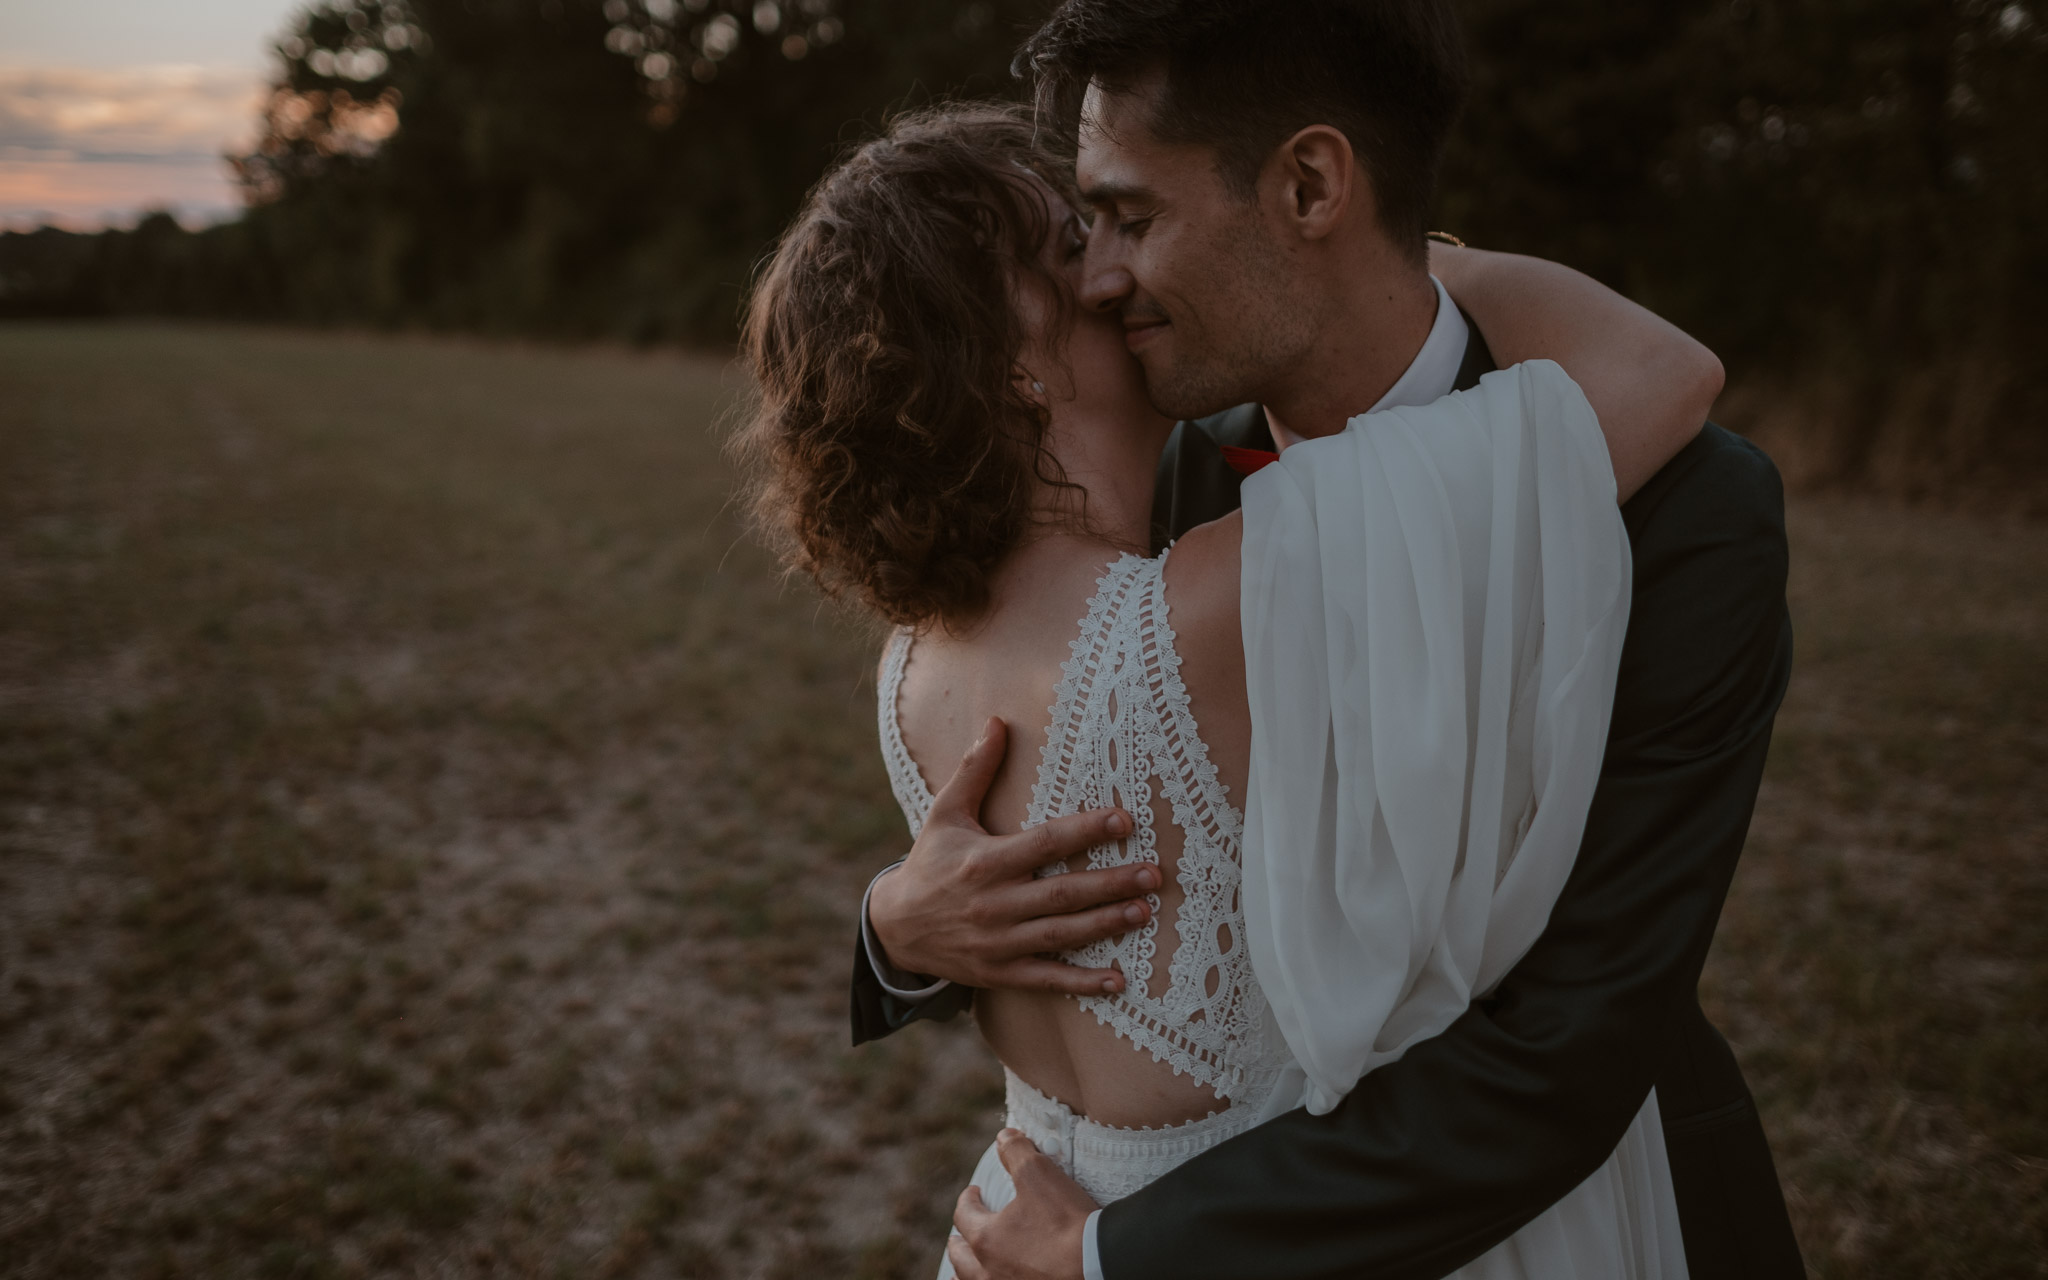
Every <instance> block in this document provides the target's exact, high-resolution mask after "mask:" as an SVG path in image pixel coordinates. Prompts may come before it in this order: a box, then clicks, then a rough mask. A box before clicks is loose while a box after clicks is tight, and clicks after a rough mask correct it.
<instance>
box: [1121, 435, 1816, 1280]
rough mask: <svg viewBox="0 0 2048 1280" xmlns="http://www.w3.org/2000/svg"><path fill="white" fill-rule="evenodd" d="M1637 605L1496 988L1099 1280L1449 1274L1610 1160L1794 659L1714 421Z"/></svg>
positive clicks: (1151, 1233) (1671, 488) (1202, 1164)
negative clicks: (1563, 855)
mask: <svg viewBox="0 0 2048 1280" xmlns="http://www.w3.org/2000/svg"><path fill="white" fill-rule="evenodd" d="M1624 515H1625V517H1626V518H1627V519H1628V523H1629V526H1630V534H1631V537H1632V539H1633V541H1634V545H1635V552H1636V575H1635V576H1636V593H1635V600H1634V607H1633V610H1632V616H1631V621H1630V624H1629V630H1628V639H1627V643H1626V647H1625V649H1624V652H1623V658H1622V666H1621V673H1620V677H1619V688H1618V693H1617V698H1616V704H1615V718H1614V724H1613V728H1612V731H1611V733H1610V737H1609V744H1608V752H1607V757H1606V761H1605V764H1604V766H1603V769H1602V773H1601V780H1600V785H1599V790H1598V792H1597V793H1596V795H1595V798H1594V801H1593V806H1592V810H1591V814H1590V816H1589V820H1588V823H1587V827H1586V835H1585V840H1584V843H1583V845H1582V847H1581V851H1580V854H1579V859H1578V863H1577V865H1576V868H1575V869H1574V872H1573V874H1572V878H1571V880H1570V882H1569V883H1568V884H1567V885H1566V887H1565V890H1564V893H1563V895H1562V896H1561V897H1560V898H1559V900H1558V903H1557V906H1556V909H1555V910H1554V911H1553V913H1552V915H1551V919H1550V923H1549V925H1548V927H1547V928H1546V930H1545V932H1544V934H1543V936H1542V937H1541V938H1540V939H1539V940H1538V942H1537V943H1536V945H1535V946H1534V947H1533V948H1532V949H1531V950H1530V952H1529V954H1528V955H1527V956H1526V957H1524V958H1523V960H1522V961H1521V963H1520V964H1518V965H1517V966H1516V967H1515V969H1514V970H1513V972H1511V973H1510V974H1509V975H1508V976H1507V977H1506V978H1505V979H1503V981H1502V982H1501V984H1500V986H1499V988H1498V989H1497V990H1496V991H1495V993H1494V994H1493V996H1492V997H1491V998H1490V999H1488V1000H1487V1001H1485V1002H1484V1003H1483V1004H1482V1005H1480V1006H1477V1007H1474V1008H1473V1009H1471V1010H1469V1011H1467V1012H1466V1014H1465V1015H1464V1016H1463V1017H1462V1018H1460V1019H1459V1020H1458V1021H1457V1022H1456V1023H1454V1024H1452V1026H1451V1027H1450V1028H1449V1029H1448V1030H1446V1031H1445V1032H1444V1034H1442V1035H1441V1036H1438V1037H1436V1038H1435V1039H1432V1040H1429V1041H1425V1042H1424V1043H1422V1044H1419V1045H1417V1046H1415V1047H1414V1048H1413V1049H1411V1050H1409V1052H1408V1053H1407V1054H1406V1056H1404V1057H1403V1058H1401V1059H1400V1060H1399V1061H1398V1062H1395V1063H1392V1064H1390V1065H1388V1066H1385V1067H1382V1068H1380V1069H1379V1070H1377V1071H1374V1072H1372V1073H1371V1074H1369V1075H1367V1076H1366V1077H1365V1078H1364V1079H1363V1080H1361V1081H1360V1082H1359V1084H1358V1087H1357V1088H1356V1089H1354V1090H1353V1091H1352V1092H1351V1094H1350V1095H1349V1096H1348V1097H1347V1098H1346V1099H1345V1100H1344V1102H1343V1103H1342V1104H1341V1105H1340V1106H1339V1107H1338V1108H1337V1109H1336V1110H1334V1111H1332V1112H1331V1113H1330V1114H1328V1115H1325V1116H1310V1115H1309V1114H1307V1113H1306V1112H1305V1111H1298V1110H1297V1111H1294V1112H1292V1113H1289V1114H1288V1115H1285V1116H1282V1117H1280V1118H1278V1119H1276V1120H1274V1121H1272V1122H1270V1123H1268V1124H1265V1125H1262V1126H1260V1127H1259V1128H1257V1129H1254V1130H1252V1131H1251V1132H1249V1133H1247V1134H1244V1135H1242V1136H1240V1137H1238V1138H1236V1139H1233V1140H1232V1141H1230V1142H1228V1143H1225V1144H1223V1145H1222V1146H1220V1147H1218V1148H1216V1149H1215V1150H1213V1151H1210V1152H1207V1153H1205V1154H1204V1155H1202V1156H1200V1157H1197V1158H1196V1159H1194V1160H1192V1161H1189V1162H1188V1163H1187V1164H1185V1165H1183V1166H1181V1167H1180V1168H1179V1169H1177V1170H1176V1171H1174V1172H1173V1173H1171V1174H1169V1175H1167V1176H1166V1177H1165V1178H1162V1179H1160V1180H1159V1181H1158V1182H1156V1183H1154V1184H1153V1185H1151V1186H1150V1187H1148V1188H1146V1189H1145V1190H1143V1191H1140V1192H1138V1193H1137V1194H1136V1195H1133V1196H1131V1197H1129V1198H1128V1199H1125V1200H1120V1201H1118V1202H1117V1203H1115V1204H1113V1205H1110V1206H1109V1207H1108V1208H1107V1209H1105V1210H1104V1211H1103V1212H1102V1215H1101V1217H1100V1220H1099V1221H1098V1223H1097V1224H1096V1231H1095V1235H1096V1245H1097V1248H1098V1249H1099V1258H1100V1263H1101V1273H1102V1274H1103V1275H1104V1276H1105V1277H1106V1278H1107V1280H1149V1278H1151V1277H1161V1278H1165V1277H1174V1278H1175V1280H1204V1278H1205V1277H1215V1278H1216V1280H1237V1278H1238V1277H1242V1276H1245V1275H1251V1274H1256V1275H1259V1276H1262V1277H1268V1278H1269V1280H1309V1278H1310V1277H1354V1276H1363V1275H1369V1276H1373V1277H1375V1280H1400V1278H1403V1277H1409V1278H1412V1280H1436V1278H1437V1277H1440V1276H1442V1275H1444V1274H1445V1273H1447V1272H1449V1271H1452V1270H1454V1269H1455V1268H1457V1267H1459V1266H1462V1265H1463V1264H1465V1263H1467V1262H1469V1261H1471V1260H1472V1259H1474V1258H1476V1257H1478V1256H1479V1255H1480V1254H1481V1253H1484V1252H1485V1251H1486V1250H1487V1249H1489V1248H1491V1247H1493V1246H1494V1245H1495V1244H1497V1243H1499V1242H1500V1241H1501V1240H1503V1239H1505V1238H1506V1237H1507V1236H1509V1235H1511V1234H1512V1233H1513V1232H1514V1231H1515V1230H1516V1229H1518V1228H1519V1227H1521V1226H1522V1225H1523V1224H1525V1223H1527V1222H1528V1221H1529V1220H1530V1219H1532V1218H1534V1217H1535V1216H1536V1215H1537V1214H1539V1213H1541V1212H1542V1211H1543V1210H1544V1209H1545V1208H1547V1207H1548V1206H1550V1205H1551V1204H1553V1203H1554V1202H1556V1201H1557V1200H1558V1199H1559V1198H1561V1197H1562V1196H1563V1195H1564V1194H1565V1193H1566V1192H1568V1191H1570V1190H1571V1189H1572V1188H1573V1187H1574V1186H1576V1185H1577V1184H1578V1183H1579V1182H1581V1181H1582V1180H1584V1179H1585V1178H1586V1176H1587V1175H1589V1174H1590V1173H1592V1172H1593V1170H1594V1169H1596V1168H1598V1167H1599V1166H1600V1165H1601V1164H1602V1163H1603V1162H1605V1160H1606V1159H1607V1158H1608V1156H1609V1155H1610V1154H1611V1153H1612V1151H1613V1150H1614V1147H1615V1145H1616V1143H1618V1142H1619V1141H1620V1139H1621V1135H1622V1133H1623V1132H1624V1131H1625V1130H1626V1129H1627V1127H1628V1125H1629V1123H1630V1121H1631V1120H1632V1119H1633V1118H1634V1116H1635V1114H1636V1112H1637V1111H1638V1110H1639V1109H1640V1108H1641V1106H1642V1103H1643V1099H1644V1097H1645V1096H1646V1095H1647V1093H1648V1091H1649V1089H1650V1088H1651V1086H1652V1083H1653V1080H1654V1077H1655V1073H1656V1071H1657V1068H1658V1067H1659V1065H1660V1063H1659V1060H1658V1056H1659V1055H1658V1051H1659V1047H1660V1046H1661V1045H1662V1044H1664V1043H1665V1040H1664V1036H1663V1034H1662V1033H1663V1030H1664V1028H1665V1026H1666V1025H1667V1024H1669V1023H1670V1022H1671V1021H1672V1020H1673V1019H1675V1018H1677V1017H1678V1016H1680V1015H1682V1014H1683V1013H1685V1012H1686V1011H1687V1010H1688V1009H1689V1008H1690V1007H1691V1005H1692V1003H1693V1001H1694V1000H1695V994H1694V993H1695V988H1696V986H1697V983H1698V979H1699V974H1700V970H1701V967H1702V966H1703V964H1704V963H1705V959H1706V954H1707V948H1708V945H1709V943H1710V942H1711V941H1712V939H1713V934H1714V927H1715V923H1716V922H1717V920H1718V919H1719V916H1720V911H1721V904H1722V900H1723V898H1724V897H1725V895H1726V893H1727V890H1728V884H1729V881H1730V879H1731V877H1732V876H1733V874H1734V869H1735V862H1736V857H1737V855H1738V854H1739V853H1740V852H1741V849H1742V843H1743V838H1744V836H1745V834H1746V832H1747V830H1748V826H1749V819H1750V814H1751V811H1752V809H1753V807H1754V804H1755V799H1756V791H1757V786H1758V783H1759V781H1760V779H1761V776H1762V771H1763V764H1764V755H1765V751H1766V748H1767V746H1768V744H1769V739H1770V730H1771V723H1772V720H1773V718H1774V716H1775V715H1776V713H1777V708H1778V703H1779V701H1780V699H1781V698H1782V696H1783V694H1784V689H1785V684H1786V680H1787V677H1788V675H1789V671H1790V666H1791V629H1790V621H1789V619H1788V616H1787V614H1786V609H1785V572H1786V548H1785V537H1784V524H1783V499H1782V493H1781V490H1780V488H1779V484H1778V478H1777V473H1776V471H1775V470H1774V469H1773V468H1772V466H1771V464H1770V461H1769V460H1768V459H1767V458H1765V457H1764V456H1763V454H1762V453H1761V452H1759V451H1757V450H1755V449H1754V448H1753V447H1751V446H1749V445H1748V444H1746V443H1745V442H1742V441H1740V440H1738V439H1736V438H1735V437H1733V436H1730V435H1728V434H1727V433H1725V432H1722V431H1719V430H1718V429H1716V428H1711V427H1710V428H1709V429H1708V431H1707V432H1706V433H1704V434H1703V435H1702V436H1701V437H1700V438H1699V439H1698V440H1696V441H1695V442H1694V443H1693V444H1692V445H1690V446H1688V447H1687V449H1686V450H1685V451H1684V452H1683V453H1681V454H1680V455H1679V457H1678V458H1677V459H1676V460H1674V461H1673V462H1672V463H1671V464H1670V466H1669V467H1667V468H1666V469H1665V471H1664V472H1662V473H1660V474H1659V475H1658V476H1657V477H1656V478H1654V479H1653V480H1652V481H1651V483H1650V484H1649V485H1648V486H1646V487H1645V489H1644V491H1643V492H1642V494H1640V495H1639V496H1638V497H1637V499H1636V500H1635V501H1633V502H1631V503H1630V504H1629V508H1628V509H1626V510H1625V511H1624Z"/></svg>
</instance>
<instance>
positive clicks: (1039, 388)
mask: <svg viewBox="0 0 2048 1280" xmlns="http://www.w3.org/2000/svg"><path fill="white" fill-rule="evenodd" d="M1031 390H1032V391H1033V392H1035V393H1037V394H1038V395H1044V394H1045V384H1044V383H1043V382H1034V383H1032V384H1031Z"/></svg>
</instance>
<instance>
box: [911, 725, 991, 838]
mask: <svg viewBox="0 0 2048 1280" xmlns="http://www.w3.org/2000/svg"><path fill="white" fill-rule="evenodd" d="M1009 746H1010V731H1009V727H1008V726H1006V725H1005V724H1004V723H1003V722H1002V719H1001V717H999V716H990V717H989V718H988V723H987V724H985V725H983V726H982V730H981V737H980V738H978V739H976V740H975V743H974V745H973V746H971V747H969V748H968V749H967V756H966V758H965V759H963V760H962V761H961V762H960V767H959V768H958V769H956V770H954V771H953V776H952V777H950V778H948V779H946V785H945V786H943V787H940V788H939V791H938V794H937V795H935V796H933V797H932V807H931V812H930V813H929V814H928V815H927V816H926V819H925V820H926V821H927V822H937V823H941V824H952V825H966V826H971V827H974V828H975V829H976V830H980V829H981V816H980V815H981V802H982V801H983V800H984V799H985V798H986V797H987V796H988V789H989V784H990V783H993V782H994V781H995V780H996V770H998V769H1000V768H1002V765H1003V756H1004V755H1005V754H1006V753H1007V752H1008V751H1009Z"/></svg>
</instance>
